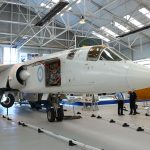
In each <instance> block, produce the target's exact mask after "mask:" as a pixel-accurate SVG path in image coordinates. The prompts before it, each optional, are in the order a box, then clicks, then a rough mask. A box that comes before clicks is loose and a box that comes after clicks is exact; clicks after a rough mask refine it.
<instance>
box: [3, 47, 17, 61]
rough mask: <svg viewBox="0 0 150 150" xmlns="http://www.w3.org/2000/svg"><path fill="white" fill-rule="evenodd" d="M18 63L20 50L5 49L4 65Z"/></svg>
mask: <svg viewBox="0 0 150 150" xmlns="http://www.w3.org/2000/svg"><path fill="white" fill-rule="evenodd" d="M17 62H18V50H17V49H15V48H9V47H4V55H3V64H16V63H17Z"/></svg>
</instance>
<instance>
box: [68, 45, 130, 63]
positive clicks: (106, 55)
mask: <svg viewBox="0 0 150 150" xmlns="http://www.w3.org/2000/svg"><path fill="white" fill-rule="evenodd" d="M77 51H78V50H77V49H74V50H71V51H69V53H68V55H67V59H70V60H72V59H73V58H74V56H75V54H76V52H77ZM97 60H105V61H121V60H129V59H128V58H127V57H126V56H124V55H123V54H121V53H120V52H118V51H117V50H115V49H114V48H109V47H106V46H103V45H102V46H93V47H91V48H90V49H89V51H88V53H87V61H97Z"/></svg>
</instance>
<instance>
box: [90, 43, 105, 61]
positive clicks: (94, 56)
mask: <svg viewBox="0 0 150 150" xmlns="http://www.w3.org/2000/svg"><path fill="white" fill-rule="evenodd" d="M103 48H104V47H100V46H99V47H92V48H91V49H90V50H89V52H88V57H87V60H89V61H96V60H98V58H99V55H100V53H101V51H102V50H103Z"/></svg>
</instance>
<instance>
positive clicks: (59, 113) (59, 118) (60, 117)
mask: <svg viewBox="0 0 150 150" xmlns="http://www.w3.org/2000/svg"><path fill="white" fill-rule="evenodd" d="M63 118H64V110H63V107H60V108H58V109H57V117H56V120H57V121H62V120H63Z"/></svg>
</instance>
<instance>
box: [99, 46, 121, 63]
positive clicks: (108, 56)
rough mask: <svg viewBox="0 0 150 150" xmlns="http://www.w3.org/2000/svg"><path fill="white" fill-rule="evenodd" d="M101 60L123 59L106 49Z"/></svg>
mask: <svg viewBox="0 0 150 150" xmlns="http://www.w3.org/2000/svg"><path fill="white" fill-rule="evenodd" d="M100 60H107V61H121V60H122V59H121V58H120V57H119V56H118V55H117V54H115V53H114V52H113V51H111V50H109V49H108V48H105V49H104V50H103V52H102V53H101V56H100Z"/></svg>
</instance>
